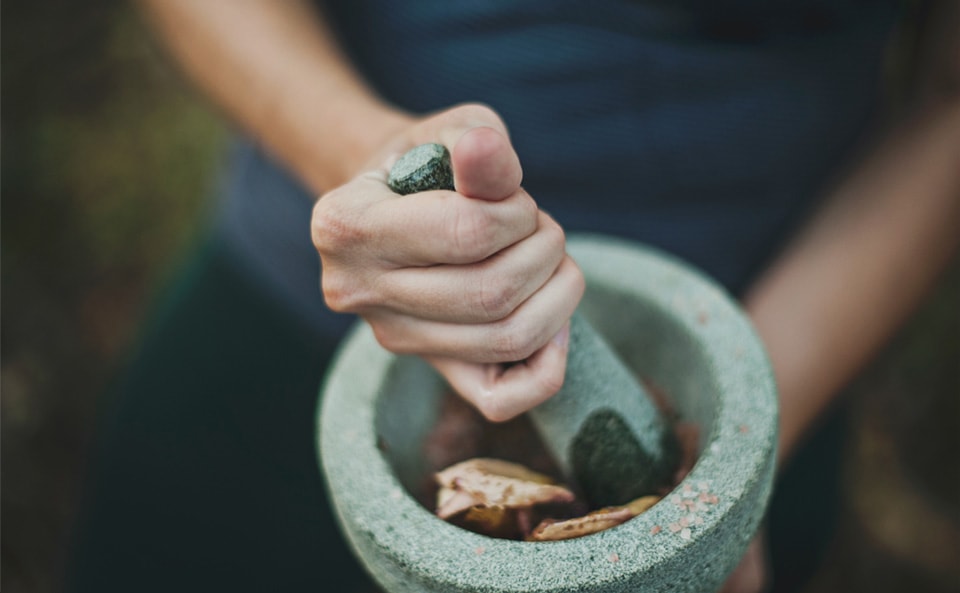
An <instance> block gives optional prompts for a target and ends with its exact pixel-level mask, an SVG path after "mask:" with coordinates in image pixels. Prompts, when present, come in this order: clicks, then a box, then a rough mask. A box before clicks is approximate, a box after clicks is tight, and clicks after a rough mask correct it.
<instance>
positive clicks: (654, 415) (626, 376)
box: [387, 144, 679, 506]
mask: <svg viewBox="0 0 960 593" xmlns="http://www.w3.org/2000/svg"><path fill="white" fill-rule="evenodd" d="M387 183H388V185H389V186H390V188H391V189H392V190H393V191H394V192H396V193H398V194H401V195H407V194H411V193H416V192H421V191H429V190H437V189H447V190H453V188H454V185H453V171H452V168H451V165H450V154H449V151H447V149H446V147H444V146H443V145H440V144H423V145H420V146H417V147H415V148H413V149H411V150H410V151H408V152H407V153H405V154H404V155H403V156H401V157H400V158H399V159H398V160H397V162H396V163H395V164H394V165H393V167H392V168H391V170H390V174H389V176H388V180H387ZM569 343H570V348H569V354H568V360H567V371H566V377H565V379H564V384H563V387H562V388H561V389H560V391H559V392H558V393H557V394H556V395H555V396H553V397H552V398H550V399H549V400H547V401H546V402H544V403H542V404H540V405H539V406H537V407H536V408H534V409H533V410H531V411H530V417H531V419H532V421H533V424H534V426H535V427H536V429H537V431H538V432H539V433H540V436H541V438H542V439H543V441H544V444H545V445H546V447H547V449H548V450H550V452H551V453H552V454H553V457H554V458H555V460H556V462H557V464H558V466H559V467H560V469H561V471H563V473H564V476H565V477H566V478H567V479H568V480H571V481H572V482H574V483H575V484H576V485H577V486H578V487H579V488H580V489H581V490H582V491H583V493H584V494H585V495H586V497H587V498H588V500H589V501H590V502H591V503H592V504H594V505H598V506H606V505H615V504H623V503H625V502H627V501H629V500H631V499H633V498H636V497H639V496H643V495H645V494H650V493H652V492H655V491H657V490H658V489H660V488H662V487H663V486H666V485H669V483H670V479H671V477H672V473H673V471H674V469H675V467H676V463H677V458H678V455H679V447H678V445H677V441H676V438H675V435H674V433H673V430H672V427H671V426H670V425H669V423H668V422H667V421H666V420H665V418H664V416H663V414H662V413H661V411H660V409H659V408H658V407H657V405H656V404H655V403H654V401H653V399H652V398H651V397H650V396H649V394H647V393H646V391H645V390H644V389H643V387H642V386H641V385H640V383H639V381H638V380H637V379H636V378H635V377H634V375H633V374H632V373H631V372H630V370H629V369H627V368H626V366H625V365H624V364H623V363H622V362H621V361H620V359H619V358H618V356H617V355H616V353H615V352H614V351H613V349H612V348H611V347H610V346H609V345H608V344H607V343H606V341H605V340H604V339H603V337H602V336H600V334H599V333H597V332H596V330H594V329H593V327H592V326H591V325H590V323H589V322H588V321H587V320H586V319H585V318H584V317H583V316H581V315H580V314H579V313H575V314H574V315H573V318H572V319H571V321H570V342H569Z"/></svg>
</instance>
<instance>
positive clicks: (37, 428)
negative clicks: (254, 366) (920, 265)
mask: <svg viewBox="0 0 960 593" xmlns="http://www.w3.org/2000/svg"><path fill="white" fill-rule="evenodd" d="M0 55H2V196H0V198H2V344H0V347H2V385H0V389H2V462H0V463H2V532H0V539H2V582H0V587H2V589H3V591H6V592H11V593H15V592H20V591H25V592H44V593H45V592H49V591H58V590H59V583H60V579H61V577H62V562H63V560H64V557H65V554H66V550H67V545H68V541H69V533H70V528H71V524H72V520H73V517H74V514H75V511H76V508H77V504H78V498H77V495H78V491H79V484H80V480H81V478H82V475H83V470H84V464H85V463H86V461H87V455H86V453H87V451H88V448H89V445H90V443H91V437H92V434H93V427H94V418H95V415H96V409H97V405H98V398H99V397H100V396H101V394H102V393H103V391H104V389H105V388H106V386H107V385H108V384H109V381H110V378H111V377H112V376H113V374H114V373H115V371H116V370H117V369H118V368H119V367H120V366H121V365H122V364H123V361H124V357H125V356H126V355H127V353H128V352H129V350H130V347H131V345H132V344H133V343H135V340H136V336H137V327H138V322H139V321H140V320H141V319H142V318H143V316H144V315H146V314H147V312H148V311H149V308H150V302H151V296H152V295H154V294H155V292H156V290H157V289H158V288H159V287H161V286H162V285H163V283H164V280H165V279H167V278H169V277H170V275H171V274H172V273H173V272H174V270H175V269H176V266H177V264H178V262H180V261H181V259H182V258H183V257H184V256H185V255H186V252H187V251H188V249H189V247H190V245H191V243H192V242H193V241H195V240H196V238H197V237H198V234H199V233H200V232H201V231H202V229H203V227H204V225H205V224H206V222H207V220H208V218H209V211H210V202H211V199H210V198H211V195H212V190H213V187H214V184H215V182H216V171H217V168H218V162H219V159H220V158H221V151H222V147H223V144H224V140H225V137H226V134H227V133H228V123H227V122H226V121H225V120H224V119H223V118H222V117H221V116H220V115H219V114H218V113H216V111H215V110H213V109H212V108H211V107H210V106H209V105H208V104H207V103H206V102H205V101H204V100H203V99H202V98H201V97H200V96H199V95H198V94H197V93H196V92H195V91H194V90H192V89H191V88H190V87H189V85H187V84H186V83H185V82H184V81H183V79H182V78H181V76H180V75H179V73H178V72H177V71H176V69H175V68H174V67H172V66H171V64H170V63H169V62H168V60H167V58H166V56H165V55H164V54H163V52H162V50H160V49H159V48H158V46H157V45H156V44H155V42H154V40H153V39H152V38H151V36H150V34H149V32H148V31H147V29H146V27H145V26H144V24H143V23H142V22H141V21H140V18H139V15H138V14H137V12H136V10H135V7H132V6H130V5H128V4H126V3H122V2H116V1H107V0H92V1H87V2H70V1H67V0H52V1H51V0H47V1H45V2H30V1H28V0H18V1H10V0H8V1H7V2H4V3H3V6H2V54H0ZM958 303H960V260H957V259H955V261H954V264H953V265H952V267H951V269H950V271H949V272H948V273H947V274H946V275H945V277H944V279H943V281H942V282H941V283H940V286H939V287H938V289H937V291H936V292H935V294H933V295H931V297H930V299H929V300H928V301H927V302H926V303H925V305H924V306H923V308H922V309H921V310H920V311H919V312H918V314H917V315H916V316H915V318H914V319H913V320H912V321H911V323H910V324H909V325H908V326H907V327H906V328H905V329H904V331H903V332H901V335H900V336H898V338H897V339H896V340H895V342H894V343H893V344H892V345H891V347H890V348H889V349H888V350H887V351H886V352H885V353H884V354H883V355H882V356H881V357H879V359H878V360H877V361H876V362H875V363H874V365H873V366H872V368H871V369H869V370H868V371H867V372H865V373H864V374H863V376H862V377H861V378H860V379H859V380H858V381H857V382H856V384H855V385H854V386H853V387H852V388H851V389H850V390H849V391H850V393H849V394H848V398H850V399H851V405H852V406H853V407H854V409H855V410H856V411H857V412H858V413H857V414H856V418H857V420H856V425H855V428H854V430H853V431H852V433H851V438H850V442H849V443H847V446H846V447H845V449H844V450H842V451H838V452H837V454H838V455H842V456H843V457H844V459H845V462H846V467H847V471H846V474H845V475H846V482H845V487H844V502H843V510H842V513H841V520H840V530H839V534H838V536H837V538H836V540H835V542H834V546H833V547H832V550H831V553H830V554H829V555H828V557H827V559H826V562H825V565H824V568H823V570H821V572H820V574H819V576H818V578H817V579H816V581H815V582H814V583H813V584H812V585H811V586H810V587H809V588H808V589H809V590H810V591H834V590H847V591H864V592H865V591H874V592H886V591H889V592H893V591H906V590H910V591H929V592H941V591H958V590H960V562H958V560H960V462H958V456H960V305H958ZM810 521H814V522H815V521H817V517H815V516H814V517H810Z"/></svg>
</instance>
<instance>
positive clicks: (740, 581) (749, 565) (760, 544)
mask: <svg viewBox="0 0 960 593" xmlns="http://www.w3.org/2000/svg"><path fill="white" fill-rule="evenodd" d="M769 581H770V569H769V562H768V560H767V537H766V532H765V531H763V530H761V531H760V533H758V534H757V536H756V537H754V538H753V541H752V542H750V546H749V547H748V548H747V552H746V553H745V554H744V555H743V558H742V559H741V560H740V564H739V565H737V567H736V568H735V569H733V572H732V573H730V576H729V577H728V578H727V582H726V583H724V585H723V588H721V589H720V591H721V593H760V591H765V590H766V589H767V587H768V586H769V585H770V582H769Z"/></svg>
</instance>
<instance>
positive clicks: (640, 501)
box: [623, 494, 661, 517]
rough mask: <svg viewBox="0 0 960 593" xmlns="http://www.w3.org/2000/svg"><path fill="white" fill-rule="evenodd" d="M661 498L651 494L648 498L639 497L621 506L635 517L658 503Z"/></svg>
mask: <svg viewBox="0 0 960 593" xmlns="http://www.w3.org/2000/svg"><path fill="white" fill-rule="evenodd" d="M660 499H661V497H659V496H657V495H655V494H652V495H650V496H641V497H640V498H637V499H635V500H631V501H630V502H628V503H627V504H625V505H623V506H625V507H626V508H628V509H630V512H631V513H633V516H634V517H636V516H637V515H639V514H640V513H643V512H644V511H646V510H647V509H649V508H650V507H652V506H653V505H655V504H657V503H658V502H660Z"/></svg>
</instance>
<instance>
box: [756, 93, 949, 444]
mask: <svg viewBox="0 0 960 593" xmlns="http://www.w3.org/2000/svg"><path fill="white" fill-rule="evenodd" d="M958 164H960V101H957V100H953V101H951V102H950V103H949V104H946V105H943V106H940V107H938V108H937V109H936V110H934V111H933V112H931V113H930V114H928V115H926V116H925V117H922V118H920V119H918V120H917V121H916V122H914V123H913V125H910V126H909V127H907V128H906V129H904V130H902V131H901V132H900V133H898V134H895V135H894V136H893V138H892V139H891V141H890V142H888V143H887V144H886V145H885V146H883V147H882V148H881V150H880V151H879V152H878V153H877V154H875V155H873V157H872V158H870V159H869V160H868V161H867V162H866V163H865V164H864V166H863V167H861V168H860V169H859V170H858V171H857V172H856V174H855V175H853V176H852V177H851V178H850V179H849V180H848V182H847V183H845V184H843V185H842V186H840V187H839V188H838V189H837V191H836V192H834V194H833V196H832V197H831V198H830V199H828V201H827V202H826V203H825V205H824V207H823V208H822V209H821V211H820V212H819V213H818V214H817V215H816V216H815V217H814V219H813V220H812V221H811V223H810V224H809V225H808V226H807V227H806V229H805V230H804V231H803V232H802V233H801V234H800V235H799V236H798V237H797V238H796V240H795V241H794V242H793V243H792V244H791V245H790V246H789V247H788V249H787V250H786V252H785V253H784V254H783V256H781V257H780V258H779V259H778V260H777V261H776V262H775V263H774V265H773V266H772V267H771V269H770V270H769V271H768V272H767V273H766V274H765V275H764V276H763V277H762V278H761V279H760V280H759V282H757V283H756V285H755V286H754V287H753V288H752V290H751V291H750V292H749V294H748V295H747V297H746V300H745V305H746V307H747V310H748V312H749V314H750V316H751V317H752V319H753V321H754V322H755V324H756V327H757V330H758V332H759V334H760V336H761V338H762V339H763V341H764V342H765V344H766V346H767V348H768V351H769V353H770V357H771V361H772V363H773V368H774V374H775V376H776V379H777V383H778V386H779V388H780V401H781V434H780V458H781V460H783V459H785V458H786V457H788V456H789V454H790V453H791V451H792V450H793V449H794V447H795V446H796V444H797V442H798V441H799V440H800V439H801V437H802V435H803V432H804V431H805V429H806V428H807V427H808V426H809V425H810V424H811V423H812V422H813V420H814V419H815V418H816V416H817V415H818V414H819V413H820V412H821V411H822V410H823V409H824V408H825V407H826V406H827V405H828V404H829V402H830V400H831V399H832V397H833V396H834V395H835V394H836V393H837V392H838V391H839V390H840V389H841V388H842V387H843V385H844V384H845V383H846V382H847V381H849V380H850V379H851V378H852V377H853V375H854V374H855V373H856V372H857V371H858V370H859V369H860V368H861V367H862V366H863V365H864V363H865V362H866V361H868V360H869V359H870V357H871V356H872V355H874V354H875V353H876V352H877V351H878V349H879V348H880V347H881V346H882V345H883V343H884V341H885V340H886V339H887V338H888V337H889V336H890V335H891V334H892V333H893V332H894V330H895V329H896V328H897V327H898V326H899V325H900V324H901V323H902V322H903V321H904V320H905V319H906V317H907V316H908V315H909V313H910V311H911V310H912V309H913V308H914V306H916V305H917V303H918V302H919V300H920V299H921V297H922V296H923V295H924V293H925V292H926V291H927V290H928V289H929V288H930V287H931V285H932V284H933V283H934V281H935V279H936V277H937V275H938V272H939V271H940V270H941V269H942V268H943V267H944V265H945V264H946V262H948V261H949V258H950V257H951V255H952V254H953V253H955V251H956V249H957V246H958V242H960V166H958Z"/></svg>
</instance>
